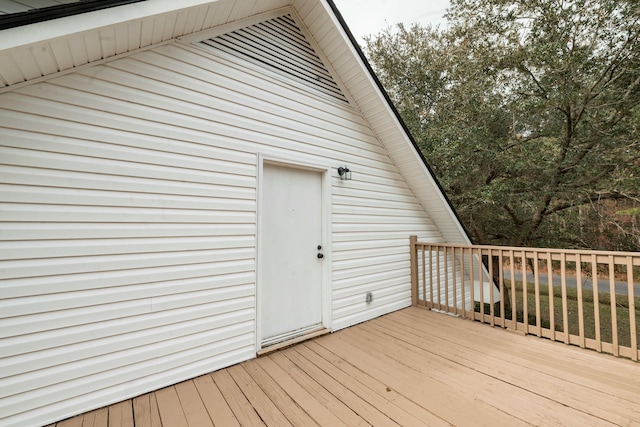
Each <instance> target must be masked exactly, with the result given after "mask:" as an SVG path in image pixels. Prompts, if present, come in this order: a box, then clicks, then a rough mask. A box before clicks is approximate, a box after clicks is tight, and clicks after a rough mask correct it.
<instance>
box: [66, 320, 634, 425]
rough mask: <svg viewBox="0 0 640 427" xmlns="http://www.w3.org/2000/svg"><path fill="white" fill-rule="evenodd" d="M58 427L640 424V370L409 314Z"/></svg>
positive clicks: (600, 356)
mask: <svg viewBox="0 0 640 427" xmlns="http://www.w3.org/2000/svg"><path fill="white" fill-rule="evenodd" d="M54 425H55V426H56V427H107V426H108V427H116V426H117V427H120V426H122V427H126V426H135V427H161V426H164V427H169V426H170V427H180V426H189V427H200V426H205V427H206V426H227V425H229V426H233V425H243V426H244V425H248V426H263V425H268V426H285V425H293V426H315V425H320V426H339V425H345V426H347V425H348V426H352V425H376V426H378V425H380V426H387V425H388V426H396V425H400V426H414V425H415V426H419V425H429V426H447V425H456V426H458V425H459V426H465V425H509V426H518V425H554V426H556V425H566V426H574V425H575V426H582V425H603V426H606V425H640V363H637V362H633V361H630V360H624V359H616V358H614V357H612V356H607V355H603V354H598V353H596V352H592V351H588V350H584V349H580V348H578V347H571V346H567V345H565V344H562V343H559V342H555V343H554V342H550V341H547V340H543V339H539V338H537V337H531V336H519V335H516V334H509V333H505V331H504V330H501V329H499V328H492V327H490V326H488V325H482V324H480V323H478V322H471V321H465V320H461V319H457V318H452V317H450V316H444V315H441V314H437V313H434V312H430V311H428V310H425V309H422V308H408V309H405V310H401V311H399V312H395V313H392V314H389V315H386V316H383V317H380V318H377V319H374V320H372V321H369V322H365V323H363V324H361V325H357V326H354V327H352V328H348V329H345V330H342V331H339V332H336V333H334V334H331V335H325V336H322V337H319V338H316V339H314V340H311V341H306V342H303V343H301V344H298V345H296V346H294V347H290V348H287V349H284V350H280V351H277V352H275V353H272V354H269V355H267V356H264V357H261V358H258V359H255V360H250V361H247V362H244V363H242V364H239V365H236V366H233V367H230V368H228V369H223V370H220V371H217V372H214V373H212V374H208V375H204V376H201V377H198V378H195V379H193V380H190V381H186V382H183V383H180V384H176V385H174V386H171V387H167V388H164V389H162V390H158V391H156V392H153V393H149V394H146V395H143V396H139V397H137V398H135V399H129V400H125V401H123V402H120V403H118V404H115V405H111V406H109V407H106V408H102V409H99V410H96V411H92V412H88V413H86V414H82V415H79V416H76V417H74V418H70V419H68V420H64V421H61V422H59V423H57V424H54Z"/></svg>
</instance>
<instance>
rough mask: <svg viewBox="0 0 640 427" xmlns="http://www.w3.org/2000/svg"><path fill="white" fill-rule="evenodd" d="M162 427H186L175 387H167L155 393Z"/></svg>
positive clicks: (185, 420)
mask: <svg viewBox="0 0 640 427" xmlns="http://www.w3.org/2000/svg"><path fill="white" fill-rule="evenodd" d="M154 394H155V396H156V400H157V402H158V410H159V412H160V420H161V421H162V425H163V426H171V427H188V426H189V424H187V419H186V417H185V415H184V412H183V410H182V405H181V404H180V398H179V397H178V392H176V389H175V387H173V386H171V387H167V388H163V389H162V390H158V391H156V392H155V393H154Z"/></svg>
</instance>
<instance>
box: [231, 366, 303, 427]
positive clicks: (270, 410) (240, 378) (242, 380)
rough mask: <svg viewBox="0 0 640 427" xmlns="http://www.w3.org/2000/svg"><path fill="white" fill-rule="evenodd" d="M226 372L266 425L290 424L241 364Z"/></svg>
mask: <svg viewBox="0 0 640 427" xmlns="http://www.w3.org/2000/svg"><path fill="white" fill-rule="evenodd" d="M228 372H229V374H230V375H231V377H232V378H233V379H234V381H235V382H236V384H237V385H238V387H240V390H242V392H243V393H244V395H245V397H246V398H247V399H248V400H249V402H250V403H251V405H252V406H253V408H254V409H255V410H256V412H257V413H258V415H260V418H261V419H262V421H263V422H264V423H265V424H266V425H268V426H291V425H292V424H291V423H290V422H289V420H287V418H286V417H285V416H284V415H283V414H282V412H280V410H279V409H278V407H277V406H276V405H275V404H274V403H273V402H272V401H271V399H269V396H267V395H266V394H265V392H264V391H263V390H262V389H261V388H260V386H259V385H258V384H256V382H255V381H254V380H253V379H252V378H251V376H250V375H249V374H248V373H247V371H245V370H244V368H243V367H242V366H240V365H235V366H232V367H231V368H229V369H228Z"/></svg>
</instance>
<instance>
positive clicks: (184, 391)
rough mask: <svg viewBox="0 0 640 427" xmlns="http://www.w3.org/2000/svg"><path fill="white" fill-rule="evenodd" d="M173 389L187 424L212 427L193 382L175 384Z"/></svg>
mask: <svg viewBox="0 0 640 427" xmlns="http://www.w3.org/2000/svg"><path fill="white" fill-rule="evenodd" d="M175 387H176V392H177V393H178V398H179V399H180V404H181V405H182V411H183V412H184V415H185V418H186V419H187V424H189V425H190V426H198V427H213V422H212V421H211V418H210V417H209V413H208V412H207V408H206V407H205V406H204V403H203V402H202V399H201V398H200V394H199V393H198V389H196V386H195V385H194V384H193V381H185V382H182V383H180V384H176V386H175Z"/></svg>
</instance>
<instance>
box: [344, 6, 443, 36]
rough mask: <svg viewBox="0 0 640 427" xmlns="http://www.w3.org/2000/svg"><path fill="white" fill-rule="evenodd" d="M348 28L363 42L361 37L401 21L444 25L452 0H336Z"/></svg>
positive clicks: (408, 23) (409, 23)
mask: <svg viewBox="0 0 640 427" xmlns="http://www.w3.org/2000/svg"><path fill="white" fill-rule="evenodd" d="M333 1H334V3H335V4H336V6H337V7H338V10H339V11H340V13H341V14H342V16H343V17H344V20H345V21H346V22H347V25H348V26H349V29H350V30H351V32H352V33H353V35H354V36H355V37H356V40H358V42H360V43H361V41H362V37H363V36H366V35H371V34H377V33H379V32H380V31H382V30H384V29H385V28H387V27H389V26H395V24H397V23H398V22H402V23H404V24H405V25H407V26H409V25H411V24H412V23H414V22H418V23H419V24H421V25H427V24H432V25H441V26H443V25H444V23H445V21H444V19H443V17H442V15H444V13H445V11H446V9H447V7H448V6H449V0H333Z"/></svg>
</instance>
